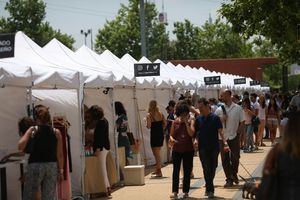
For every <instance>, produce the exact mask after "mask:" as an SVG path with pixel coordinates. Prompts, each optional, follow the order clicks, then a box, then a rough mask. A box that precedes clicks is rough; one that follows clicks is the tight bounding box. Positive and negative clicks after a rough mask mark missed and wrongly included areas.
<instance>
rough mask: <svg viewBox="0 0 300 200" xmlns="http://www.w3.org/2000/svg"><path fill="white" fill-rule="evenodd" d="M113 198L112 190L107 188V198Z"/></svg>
mask: <svg viewBox="0 0 300 200" xmlns="http://www.w3.org/2000/svg"><path fill="white" fill-rule="evenodd" d="M110 196H111V188H110V187H108V188H106V197H110Z"/></svg>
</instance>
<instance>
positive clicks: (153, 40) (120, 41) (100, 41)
mask: <svg viewBox="0 0 300 200" xmlns="http://www.w3.org/2000/svg"><path fill="white" fill-rule="evenodd" d="M157 16H158V12H157V10H156V8H155V4H153V3H149V2H147V3H145V25H146V39H147V52H148V57H149V58H150V59H152V60H154V59H156V58H161V59H164V58H166V56H167V53H166V51H165V49H168V47H169V37H168V34H167V33H166V30H165V26H164V25H163V24H159V23H158V21H157ZM140 38H141V36H140V14H139V0H129V4H128V6H125V5H123V4H122V5H121V8H120V9H119V11H118V15H117V17H116V18H115V19H114V20H112V21H107V22H106V24H105V25H104V27H103V28H102V29H99V31H98V34H97V36H96V44H95V49H96V51H98V52H99V53H101V52H103V51H104V50H106V49H109V50H110V51H112V52H113V53H114V54H115V55H116V56H118V57H121V56H123V55H124V54H126V53H129V54H131V55H132V56H133V57H135V58H140V57H141V44H140V41H141V39H140Z"/></svg>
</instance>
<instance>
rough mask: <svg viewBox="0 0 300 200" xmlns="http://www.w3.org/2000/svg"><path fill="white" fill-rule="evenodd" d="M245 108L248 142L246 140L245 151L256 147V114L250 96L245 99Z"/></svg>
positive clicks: (247, 151) (250, 150)
mask: <svg viewBox="0 0 300 200" xmlns="http://www.w3.org/2000/svg"><path fill="white" fill-rule="evenodd" d="M242 104H243V109H244V118H245V129H246V142H245V149H244V152H245V153H249V152H252V151H253V149H254V141H253V126H252V122H251V120H252V117H253V116H254V115H255V111H254V110H253V109H252V108H251V102H250V99H249V98H244V99H243V102H242Z"/></svg>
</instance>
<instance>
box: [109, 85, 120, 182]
mask: <svg viewBox="0 0 300 200" xmlns="http://www.w3.org/2000/svg"><path fill="white" fill-rule="evenodd" d="M114 93H115V91H114V89H113V88H112V89H111V91H110V93H109V95H110V102H111V109H112V115H113V122H112V123H113V127H116V124H115V123H116V122H115V119H116V115H115V95H114ZM114 144H115V155H116V156H115V162H116V163H115V164H116V170H117V177H118V182H120V180H121V177H120V163H119V154H118V132H117V131H115V129H114Z"/></svg>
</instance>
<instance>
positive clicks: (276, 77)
mask: <svg viewBox="0 0 300 200" xmlns="http://www.w3.org/2000/svg"><path fill="white" fill-rule="evenodd" d="M252 44H253V50H254V55H255V56H256V57H278V49H277V48H276V46H274V45H273V44H272V43H271V41H270V40H267V39H265V38H263V37H255V38H254V39H253V43H252ZM281 72H282V66H281V65H280V64H274V65H267V66H264V71H263V80H264V81H266V82H268V83H269V85H270V87H271V88H280V86H281V82H282V73H281Z"/></svg>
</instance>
